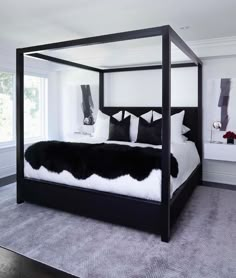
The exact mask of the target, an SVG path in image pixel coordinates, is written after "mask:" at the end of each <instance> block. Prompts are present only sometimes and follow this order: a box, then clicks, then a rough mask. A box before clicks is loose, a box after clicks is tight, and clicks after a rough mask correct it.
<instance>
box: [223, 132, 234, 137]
mask: <svg viewBox="0 0 236 278" xmlns="http://www.w3.org/2000/svg"><path fill="white" fill-rule="evenodd" d="M223 138H225V139H236V134H235V133H234V132H232V131H227V132H226V133H225V134H224V135H223Z"/></svg>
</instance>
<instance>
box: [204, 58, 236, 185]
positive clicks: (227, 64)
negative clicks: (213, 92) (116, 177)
mask: <svg viewBox="0 0 236 278" xmlns="http://www.w3.org/2000/svg"><path fill="white" fill-rule="evenodd" d="M203 63H204V64H203V65H204V66H203V105H204V107H203V111H204V113H203V120H204V128H203V136H204V141H209V140H210V130H211V125H212V123H210V122H209V121H208V117H207V111H208V107H207V104H208V103H209V101H208V99H207V98H209V94H208V93H209V92H208V91H207V82H208V80H210V79H219V78H224V77H225V78H226V77H227V78H235V77H236V57H228V58H218V59H209V60H204V61H203ZM235 107H236V103H235ZM215 135H216V134H215ZM203 179H204V180H205V181H212V182H219V183H228V184H235V185H236V163H233V162H225V161H215V160H204V163H203Z"/></svg>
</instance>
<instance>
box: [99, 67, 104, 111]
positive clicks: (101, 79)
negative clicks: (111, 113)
mask: <svg viewBox="0 0 236 278" xmlns="http://www.w3.org/2000/svg"><path fill="white" fill-rule="evenodd" d="M103 107H104V73H103V72H99V109H100V110H102V109H103Z"/></svg>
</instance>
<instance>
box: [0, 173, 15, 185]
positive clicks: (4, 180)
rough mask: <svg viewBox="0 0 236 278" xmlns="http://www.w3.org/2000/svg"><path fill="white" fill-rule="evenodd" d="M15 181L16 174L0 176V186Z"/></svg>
mask: <svg viewBox="0 0 236 278" xmlns="http://www.w3.org/2000/svg"><path fill="white" fill-rule="evenodd" d="M13 182H16V175H11V176H7V177H4V178H0V187H1V186H4V185H8V184H10V183H13Z"/></svg>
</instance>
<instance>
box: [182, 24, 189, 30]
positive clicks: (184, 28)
mask: <svg viewBox="0 0 236 278" xmlns="http://www.w3.org/2000/svg"><path fill="white" fill-rule="evenodd" d="M189 28H190V26H188V25H186V26H182V27H180V28H179V29H180V30H188V29H189Z"/></svg>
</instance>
